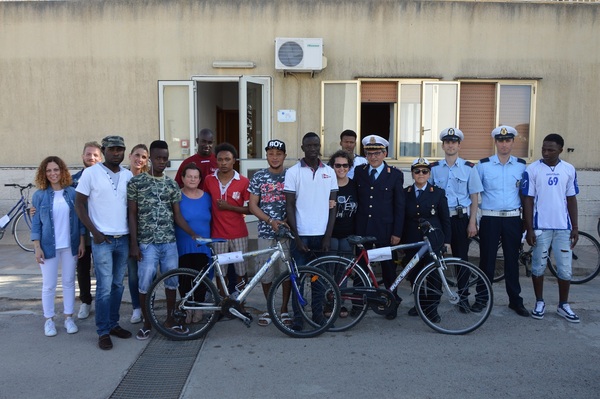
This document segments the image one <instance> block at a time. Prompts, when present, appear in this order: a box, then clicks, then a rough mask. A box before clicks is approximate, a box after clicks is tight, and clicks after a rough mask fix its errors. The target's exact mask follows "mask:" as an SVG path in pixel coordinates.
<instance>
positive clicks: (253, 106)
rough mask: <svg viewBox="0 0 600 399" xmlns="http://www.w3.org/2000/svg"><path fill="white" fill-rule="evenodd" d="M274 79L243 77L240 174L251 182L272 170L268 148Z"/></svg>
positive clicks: (241, 79) (240, 86) (241, 90)
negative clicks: (264, 169) (271, 80)
mask: <svg viewBox="0 0 600 399" xmlns="http://www.w3.org/2000/svg"><path fill="white" fill-rule="evenodd" d="M270 109H271V93H270V78H268V77H256V76H241V77H240V80H239V149H240V150H239V152H240V153H239V157H240V173H241V174H242V175H244V176H246V177H248V178H249V179H250V178H251V177H252V175H253V174H254V172H255V171H257V170H259V169H263V168H266V167H268V163H267V160H266V154H265V145H266V143H267V141H268V140H269V139H270V134H271V118H270V115H271V113H270Z"/></svg>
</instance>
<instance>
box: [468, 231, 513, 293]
mask: <svg viewBox="0 0 600 399" xmlns="http://www.w3.org/2000/svg"><path fill="white" fill-rule="evenodd" d="M468 256H469V262H470V263H473V264H474V265H477V266H479V262H480V261H481V252H480V249H479V237H477V236H475V237H471V240H470V241H469V254H468ZM502 280H504V254H503V252H502V244H501V243H498V252H497V254H496V266H495V268H494V283H497V282H498V281H502Z"/></svg>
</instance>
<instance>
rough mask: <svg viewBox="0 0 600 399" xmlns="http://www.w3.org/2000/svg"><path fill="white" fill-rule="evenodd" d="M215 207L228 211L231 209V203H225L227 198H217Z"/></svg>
mask: <svg viewBox="0 0 600 399" xmlns="http://www.w3.org/2000/svg"><path fill="white" fill-rule="evenodd" d="M217 207H218V208H219V209H220V210H222V211H228V210H230V209H231V205H229V204H228V203H227V200H224V199H220V198H219V199H218V200H217Z"/></svg>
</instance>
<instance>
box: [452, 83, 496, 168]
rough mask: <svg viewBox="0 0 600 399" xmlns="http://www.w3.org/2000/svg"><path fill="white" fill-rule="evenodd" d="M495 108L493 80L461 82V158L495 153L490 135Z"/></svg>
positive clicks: (493, 122)
mask: <svg viewBox="0 0 600 399" xmlns="http://www.w3.org/2000/svg"><path fill="white" fill-rule="evenodd" d="M495 110H496V84H495V83H461V85H460V123H459V128H460V130H462V131H463V133H464V134H465V139H464V141H463V142H462V143H461V146H460V157H461V158H464V159H469V160H472V161H478V160H480V159H481V158H485V157H489V156H490V155H492V154H494V153H495V148H494V140H492V136H491V133H492V130H493V129H494V128H495V126H494V125H495Z"/></svg>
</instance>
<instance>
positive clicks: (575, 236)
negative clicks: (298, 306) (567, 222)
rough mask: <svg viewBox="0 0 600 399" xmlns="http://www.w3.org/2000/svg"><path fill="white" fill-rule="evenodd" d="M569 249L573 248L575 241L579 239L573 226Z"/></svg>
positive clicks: (577, 231)
mask: <svg viewBox="0 0 600 399" xmlns="http://www.w3.org/2000/svg"><path fill="white" fill-rule="evenodd" d="M570 239H571V249H573V248H575V245H577V241H579V230H578V229H577V228H576V227H574V228H573V230H571V236H570Z"/></svg>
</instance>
